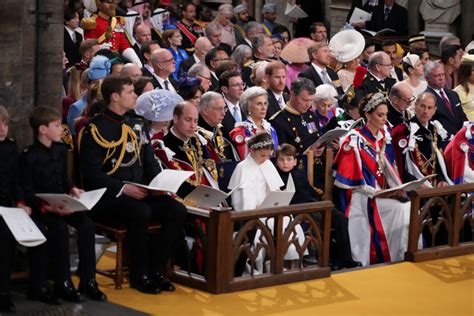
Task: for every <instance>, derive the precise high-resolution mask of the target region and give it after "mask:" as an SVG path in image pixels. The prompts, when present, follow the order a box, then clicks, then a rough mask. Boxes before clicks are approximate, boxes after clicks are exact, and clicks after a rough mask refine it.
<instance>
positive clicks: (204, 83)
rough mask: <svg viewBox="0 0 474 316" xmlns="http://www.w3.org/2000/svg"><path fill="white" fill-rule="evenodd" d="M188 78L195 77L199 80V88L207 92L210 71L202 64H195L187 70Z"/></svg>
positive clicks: (209, 84)
mask: <svg viewBox="0 0 474 316" xmlns="http://www.w3.org/2000/svg"><path fill="white" fill-rule="evenodd" d="M188 77H196V78H199V80H201V88H203V89H204V91H209V88H210V86H211V79H212V78H211V71H210V70H209V68H208V67H207V66H206V65H205V64H204V63H202V62H200V63H196V64H194V65H192V66H191V68H189V71H188Z"/></svg>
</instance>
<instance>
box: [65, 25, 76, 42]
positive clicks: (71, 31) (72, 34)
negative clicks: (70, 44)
mask: <svg viewBox="0 0 474 316" xmlns="http://www.w3.org/2000/svg"><path fill="white" fill-rule="evenodd" d="M64 28H65V29H66V31H67V32H68V33H69V37H70V38H71V39H72V37H73V36H75V35H74V33H75V31H74V30H71V29H70V28H68V27H67V26H64ZM76 40H77V39H76Z"/></svg>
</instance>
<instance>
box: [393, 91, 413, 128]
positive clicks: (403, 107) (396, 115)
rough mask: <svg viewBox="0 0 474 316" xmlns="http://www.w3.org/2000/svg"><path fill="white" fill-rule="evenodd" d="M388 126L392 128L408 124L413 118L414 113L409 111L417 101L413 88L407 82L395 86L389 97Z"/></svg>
mask: <svg viewBox="0 0 474 316" xmlns="http://www.w3.org/2000/svg"><path fill="white" fill-rule="evenodd" d="M389 99H390V102H389V104H388V114H387V124H388V125H389V127H390V128H395V127H396V126H398V125H400V124H403V123H406V122H408V120H409V119H411V118H412V116H413V111H410V110H408V108H409V107H410V105H411V104H412V103H413V101H415V97H414V96H413V92H412V91H411V88H410V87H409V86H408V85H407V84H406V83H405V82H397V83H396V84H394V85H393V87H392V89H391V90H390V95H389Z"/></svg>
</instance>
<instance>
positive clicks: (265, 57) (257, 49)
mask: <svg viewBox="0 0 474 316" xmlns="http://www.w3.org/2000/svg"><path fill="white" fill-rule="evenodd" d="M252 47H253V56H254V61H255V62H259V61H269V59H271V58H273V56H274V55H275V48H274V47H273V42H272V39H271V38H270V36H268V35H266V34H258V35H256V36H255V37H254V38H252Z"/></svg>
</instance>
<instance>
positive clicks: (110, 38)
mask: <svg viewBox="0 0 474 316" xmlns="http://www.w3.org/2000/svg"><path fill="white" fill-rule="evenodd" d="M124 25H125V20H124V19H123V17H110V19H109V17H108V16H106V15H104V14H102V13H101V12H99V13H98V14H97V15H93V16H92V17H90V18H83V19H82V27H83V28H84V38H85V39H89V38H93V39H97V40H98V41H99V44H104V43H110V44H111V45H112V47H111V48H110V50H111V51H113V52H120V53H122V52H123V51H124V50H125V49H127V48H130V43H129V42H128V40H127V37H126V36H125V28H124Z"/></svg>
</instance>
